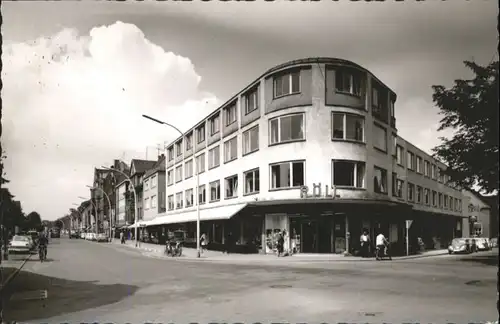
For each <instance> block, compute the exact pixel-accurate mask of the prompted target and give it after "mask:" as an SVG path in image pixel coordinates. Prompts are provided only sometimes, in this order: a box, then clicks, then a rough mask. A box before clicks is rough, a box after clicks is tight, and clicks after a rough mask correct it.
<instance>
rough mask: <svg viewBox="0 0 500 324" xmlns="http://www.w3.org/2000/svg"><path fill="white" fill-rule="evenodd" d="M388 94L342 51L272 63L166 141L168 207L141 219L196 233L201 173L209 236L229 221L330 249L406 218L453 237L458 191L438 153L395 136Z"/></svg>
mask: <svg viewBox="0 0 500 324" xmlns="http://www.w3.org/2000/svg"><path fill="white" fill-rule="evenodd" d="M395 102H396V94H395V93H394V92H393V91H392V90H390V89H389V88H388V87H387V86H385V85H384V84H383V83H382V82H381V81H380V80H378V79H377V78H376V77H375V76H374V75H372V74H371V73H370V72H369V71H367V70H366V69H364V68H362V67H360V66H359V65H357V64H355V63H352V62H349V61H345V60H339V59H333V58H311V59H303V60H297V61H293V62H288V63H285V64H282V65H280V66H277V67H275V68H272V69H271V70H269V71H267V72H266V73H265V74H263V75H262V76H261V77H259V78H258V79H257V80H255V81H254V82H252V83H250V84H249V85H248V86H247V87H246V88H245V89H243V90H242V91H241V92H240V93H238V94H237V95H236V96H234V97H233V98H231V99H230V100H228V101H227V102H226V103H225V104H224V105H223V106H221V107H220V108H218V109H217V110H216V111H214V112H213V113H212V114H211V115H209V116H207V118H205V119H204V120H202V121H201V122H199V123H197V124H195V125H194V126H193V128H192V129H190V130H189V131H187V132H186V133H185V135H184V136H183V137H182V138H178V139H177V140H175V141H174V142H173V143H172V144H171V145H169V146H168V147H167V165H166V186H167V187H166V196H167V198H166V199H167V211H166V212H165V213H164V214H159V215H158V217H156V218H155V219H153V220H151V221H146V222H144V225H146V226H148V227H157V228H158V229H159V230H163V231H164V230H165V228H167V227H168V228H173V227H182V228H184V229H185V230H187V231H188V232H189V233H191V235H194V232H193V231H194V229H193V228H195V227H194V226H193V225H194V222H195V220H196V217H197V209H196V204H197V200H196V199H195V197H196V193H197V184H199V195H198V196H199V198H198V201H199V202H200V218H201V220H202V232H204V233H206V234H208V235H209V236H210V238H211V241H212V242H214V243H220V244H222V243H224V241H225V238H226V237H227V233H228V232H232V233H233V236H235V237H237V239H238V242H239V243H240V244H241V245H248V244H249V243H250V242H254V243H255V245H257V246H258V249H260V250H261V251H267V252H269V251H270V250H272V248H273V247H274V245H273V244H274V243H273V235H274V233H276V232H278V231H282V230H286V232H287V238H289V240H287V244H288V245H289V246H291V245H294V246H295V247H296V248H297V250H298V251H302V252H316V253H318V252H319V253H321V252H324V253H332V252H342V251H344V250H345V249H349V250H350V251H351V250H353V249H355V248H356V244H357V241H358V237H359V234H360V233H361V231H362V229H363V228H366V229H368V230H369V231H370V233H371V235H372V236H374V235H376V234H377V232H378V231H383V232H385V233H387V235H388V236H389V238H390V240H391V241H393V243H394V245H395V246H397V245H398V244H399V245H404V241H405V240H404V235H405V220H413V225H412V228H411V230H412V231H414V233H413V234H412V233H411V232H410V235H411V236H415V237H417V236H423V235H425V234H426V233H432V237H429V238H427V240H428V241H429V242H431V241H432V244H433V245H438V244H441V245H446V244H447V242H446V241H447V240H449V239H451V238H453V237H454V236H461V233H460V231H458V230H457V228H458V226H459V225H457V224H461V223H462V210H461V206H462V199H463V198H462V193H461V192H460V191H459V190H456V189H454V188H453V187H452V186H451V185H449V184H446V182H447V181H445V179H444V177H443V176H441V175H439V173H438V172H439V169H444V168H445V166H444V165H443V164H441V163H439V162H438V161H436V160H434V159H433V158H432V157H430V156H429V155H428V154H426V153H424V152H423V151H421V150H420V149H418V148H416V147H415V146H413V145H412V144H410V143H408V142H407V141H405V140H403V139H402V138H400V137H398V136H397V129H396V119H395V117H394V113H395ZM195 164H196V165H197V169H198V170H199V179H197V176H196V172H195ZM313 189H314V194H315V197H310V196H311V194H313ZM318 190H320V191H321V192H319V191H318ZM306 191H307V192H308V194H306ZM326 191H327V192H328V193H327V194H326V197H325V192H326ZM332 193H335V199H333V198H332V197H331V194H332ZM418 197H420V198H418ZM426 197H427V198H426ZM172 224H175V225H172ZM249 233H250V234H249ZM440 241H442V242H441V243H439V242H440ZM346 242H350V244H346ZM436 242H437V243H436Z"/></svg>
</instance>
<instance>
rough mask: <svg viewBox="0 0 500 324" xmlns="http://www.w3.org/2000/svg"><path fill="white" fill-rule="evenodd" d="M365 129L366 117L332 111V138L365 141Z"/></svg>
mask: <svg viewBox="0 0 500 324" xmlns="http://www.w3.org/2000/svg"><path fill="white" fill-rule="evenodd" d="M364 129H365V119H364V117H362V116H358V115H352V114H344V113H336V112H334V113H332V139H334V140H349V141H358V142H364Z"/></svg>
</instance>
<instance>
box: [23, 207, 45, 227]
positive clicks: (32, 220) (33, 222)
mask: <svg viewBox="0 0 500 324" xmlns="http://www.w3.org/2000/svg"><path fill="white" fill-rule="evenodd" d="M41 227H42V218H41V217H40V214H38V213H37V212H36V211H32V212H31V213H29V214H28V216H26V225H25V228H26V229H38V230H40V229H41Z"/></svg>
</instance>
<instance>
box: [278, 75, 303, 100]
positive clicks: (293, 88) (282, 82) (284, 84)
mask: <svg viewBox="0 0 500 324" xmlns="http://www.w3.org/2000/svg"><path fill="white" fill-rule="evenodd" d="M273 83H274V98H278V97H282V96H287V95H290V94H294V93H299V92H300V70H295V71H290V72H287V73H283V74H281V75H277V76H275V77H274V82H273Z"/></svg>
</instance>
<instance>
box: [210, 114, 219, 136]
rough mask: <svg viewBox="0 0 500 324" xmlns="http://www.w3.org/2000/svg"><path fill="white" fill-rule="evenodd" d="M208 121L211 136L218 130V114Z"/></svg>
mask: <svg viewBox="0 0 500 324" xmlns="http://www.w3.org/2000/svg"><path fill="white" fill-rule="evenodd" d="M209 123H210V136H213V135H215V134H217V133H218V132H219V131H220V120H219V114H217V115H215V116H214V117H212V118H211V119H210V121H209Z"/></svg>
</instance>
